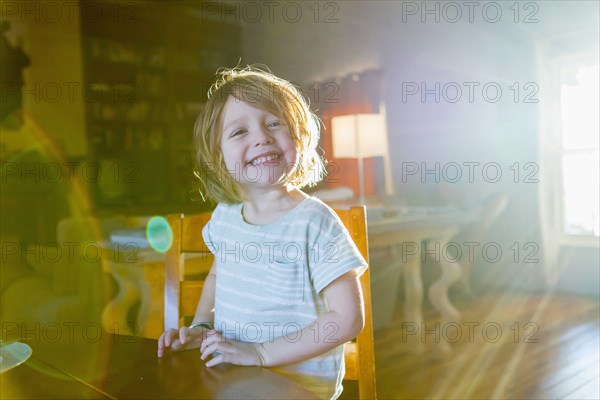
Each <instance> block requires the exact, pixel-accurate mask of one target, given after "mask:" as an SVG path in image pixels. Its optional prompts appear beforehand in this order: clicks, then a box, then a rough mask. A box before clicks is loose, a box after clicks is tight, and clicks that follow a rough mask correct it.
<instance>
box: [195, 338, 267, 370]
mask: <svg viewBox="0 0 600 400" xmlns="http://www.w3.org/2000/svg"><path fill="white" fill-rule="evenodd" d="M200 353H201V354H202V355H201V356H200V358H201V359H202V360H206V359H207V358H208V356H209V355H211V354H213V353H219V354H216V355H215V357H213V358H212V360H210V361H208V362H207V363H206V366H207V367H212V366H215V365H218V364H221V363H230V364H236V365H257V366H259V367H262V366H266V365H265V364H266V363H265V357H264V356H265V355H264V348H263V346H262V344H261V343H243V342H238V341H236V340H228V339H225V338H224V337H223V336H222V335H221V334H220V333H219V332H217V331H214V330H213V331H208V332H207V337H206V339H204V340H203V341H202V345H201V346H200Z"/></svg>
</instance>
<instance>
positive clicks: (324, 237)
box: [308, 208, 367, 293]
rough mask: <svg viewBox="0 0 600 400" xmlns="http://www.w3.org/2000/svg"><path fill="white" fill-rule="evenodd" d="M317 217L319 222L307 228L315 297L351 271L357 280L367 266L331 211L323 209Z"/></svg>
mask: <svg viewBox="0 0 600 400" xmlns="http://www.w3.org/2000/svg"><path fill="white" fill-rule="evenodd" d="M319 214H320V216H321V218H319V219H318V222H317V221H314V222H315V224H311V231H312V232H310V233H309V237H311V239H309V240H310V243H309V246H310V250H311V251H310V252H309V254H310V255H309V259H308V267H309V271H310V276H311V280H312V283H313V287H314V288H315V291H316V292H317V293H320V292H321V290H323V289H324V288H325V287H326V286H327V285H329V284H330V283H331V282H333V281H334V280H335V279H337V278H339V277H340V276H342V275H343V274H345V273H347V272H349V271H351V270H353V269H355V270H356V272H357V274H358V275H359V276H360V275H362V273H363V272H364V271H365V270H366V269H367V262H366V261H365V259H364V257H363V256H362V254H361V253H360V250H358V247H356V245H355V244H354V241H353V240H352V237H351V236H350V233H348V230H347V229H346V227H345V226H344V224H343V223H342V221H341V220H340V218H339V217H338V216H337V214H335V211H333V210H331V209H328V208H326V209H323V212H321V213H319Z"/></svg>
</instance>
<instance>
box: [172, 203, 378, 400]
mask: <svg viewBox="0 0 600 400" xmlns="http://www.w3.org/2000/svg"><path fill="white" fill-rule="evenodd" d="M335 212H336V213H337V215H338V216H339V217H340V219H341V220H342V222H343V223H344V226H345V227H346V229H347V230H348V232H349V233H350V236H351V237H352V239H353V240H354V243H355V244H356V246H357V248H358V249H359V251H360V252H361V254H362V255H363V257H364V258H365V260H366V261H367V263H368V262H369V248H368V241H367V225H366V212H365V207H364V206H357V207H351V208H350V209H344V210H342V209H335ZM210 216H211V213H202V214H195V215H183V214H171V215H169V216H168V217H167V219H168V221H169V224H170V225H171V229H172V231H173V244H172V245H171V248H170V249H169V250H168V252H167V259H166V269H165V307H164V312H165V314H164V326H165V329H168V328H175V329H177V328H179V327H180V326H183V324H184V319H185V317H191V316H193V315H194V313H195V311H196V306H197V304H198V301H199V300H200V295H201V292H202V287H203V281H202V280H189V279H186V277H187V276H188V274H186V272H185V263H184V254H185V253H200V254H201V257H202V258H203V259H204V260H206V265H207V266H208V267H209V266H210V265H211V264H212V254H211V253H210V251H209V250H208V247H207V246H206V244H205V243H204V240H203V239H202V235H201V234H200V232H201V230H202V227H204V225H205V224H206V223H207V222H208V221H209V220H210ZM360 284H361V287H362V292H363V298H364V306H365V327H364V329H363V330H362V331H361V333H360V334H359V335H358V336H357V338H356V340H355V341H352V342H348V343H346V344H345V346H344V361H345V364H346V375H345V379H347V380H355V381H358V391H359V398H360V399H375V398H376V387H375V351H374V341H373V317H372V312H371V282H370V271H369V269H367V270H366V271H365V273H364V274H363V275H361V277H360Z"/></svg>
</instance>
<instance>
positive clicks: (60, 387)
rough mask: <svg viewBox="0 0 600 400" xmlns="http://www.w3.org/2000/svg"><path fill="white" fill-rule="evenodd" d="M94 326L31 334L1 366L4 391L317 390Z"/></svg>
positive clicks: (273, 393) (208, 395)
mask: <svg viewBox="0 0 600 400" xmlns="http://www.w3.org/2000/svg"><path fill="white" fill-rule="evenodd" d="M96 332H97V331H96V330H92V329H89V330H88V333H84V331H81V332H75V334H74V335H67V334H66V332H63V333H64V334H63V335H61V337H60V340H58V341H57V342H54V337H55V336H51V337H52V338H53V339H52V340H51V341H50V340H44V335H41V337H40V338H39V340H36V341H28V342H27V343H28V344H29V345H30V346H31V348H32V349H33V355H32V356H31V358H30V359H29V360H28V361H27V362H25V363H24V364H22V365H20V366H18V367H16V368H14V369H12V370H10V371H7V372H5V373H3V374H0V383H1V384H0V398H2V399H13V398H14V399H24V398H27V399H31V398H43V399H48V398H60V399H67V398H77V399H91V398H93V399H96V398H101V399H104V398H109V399H134V398H135V399H192V398H193V399H249V398H256V399H258V398H260V399H298V398H301V399H314V398H316V397H315V395H314V394H313V393H312V392H310V391H308V390H307V389H305V388H303V387H302V386H300V385H299V384H297V383H295V382H294V381H292V380H291V379H289V378H286V377H284V376H282V375H280V374H277V373H275V372H274V371H271V370H269V369H266V368H260V367H241V366H233V365H220V366H216V367H212V368H207V367H205V366H204V361H202V360H200V353H199V351H198V350H188V351H183V352H177V353H169V354H167V355H165V356H164V357H162V358H158V357H157V356H156V352H157V341H156V340H152V339H144V338H137V337H129V336H120V335H111V334H107V333H101V334H100V335H97V334H96ZM92 334H93V335H92ZM48 336H49V337H50V335H48ZM69 336H71V337H69ZM86 336H87V339H86Z"/></svg>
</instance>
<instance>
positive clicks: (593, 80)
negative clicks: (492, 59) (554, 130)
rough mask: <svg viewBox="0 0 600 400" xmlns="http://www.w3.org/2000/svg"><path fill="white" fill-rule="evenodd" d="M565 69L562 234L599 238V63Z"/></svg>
mask: <svg viewBox="0 0 600 400" xmlns="http://www.w3.org/2000/svg"><path fill="white" fill-rule="evenodd" d="M574 68H576V69H575V71H574V73H573V72H571V71H573V69H574ZM562 72H563V74H561V75H562V76H563V77H565V76H566V77H567V78H563V79H562V83H561V90H560V114H561V115H560V116H561V130H560V131H561V152H560V153H561V172H562V182H561V189H562V191H561V192H562V201H561V211H562V227H563V233H564V234H567V235H584V236H596V237H597V236H599V233H600V228H599V207H598V204H599V203H600V201H599V200H600V199H599V198H598V193H599V191H600V188H599V180H600V179H599V174H598V170H599V168H600V163H599V159H598V138H599V136H600V129H599V125H598V119H599V118H598V110H599V109H600V104H599V96H600V93H599V91H598V87H599V82H598V77H599V75H600V71H599V66H598V64H596V65H593V66H585V67H570V68H569V67H566V68H564V69H563V71H562Z"/></svg>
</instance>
